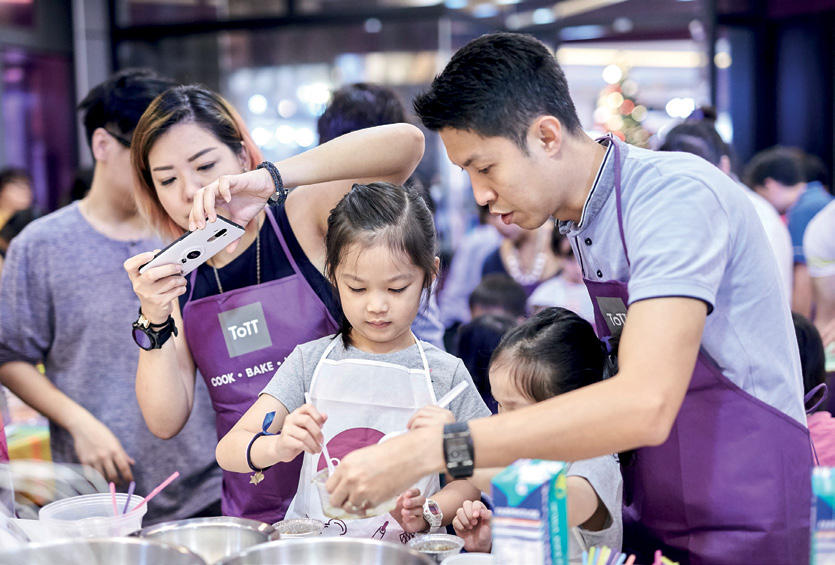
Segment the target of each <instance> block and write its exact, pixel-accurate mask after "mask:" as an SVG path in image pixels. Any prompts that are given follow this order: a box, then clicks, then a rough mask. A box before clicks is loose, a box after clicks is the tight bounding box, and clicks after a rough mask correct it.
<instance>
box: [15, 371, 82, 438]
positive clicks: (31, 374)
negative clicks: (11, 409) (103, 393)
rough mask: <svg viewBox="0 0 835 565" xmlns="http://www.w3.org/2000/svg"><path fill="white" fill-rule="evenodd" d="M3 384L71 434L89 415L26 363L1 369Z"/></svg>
mask: <svg viewBox="0 0 835 565" xmlns="http://www.w3.org/2000/svg"><path fill="white" fill-rule="evenodd" d="M0 383H2V384H3V385H4V386H5V387H6V388H8V389H9V390H10V391H12V393H14V394H15V395H16V396H18V397H19V398H20V399H21V400H22V401H23V402H25V403H26V404H28V405H29V406H31V407H32V408H34V409H35V410H37V411H38V412H40V413H41V414H43V415H44V416H46V417H47V418H48V419H49V420H50V421H51V422H53V423H54V424H56V425H58V426H60V427H62V428H64V429H67V430H71V429H72V427H73V426H74V425H78V423H79V421H80V420H82V419H84V418H86V417H88V416H90V413H89V412H88V411H87V410H86V409H85V408H84V407H83V406H81V405H80V404H78V403H77V402H76V401H74V400H73V399H71V398H70V397H69V396H67V395H66V394H64V393H63V392H62V391H61V390H59V389H58V387H56V386H55V385H54V384H53V383H52V381H50V380H49V379H48V378H47V377H46V376H45V375H43V374H41V372H40V371H38V370H37V369H36V368H35V367H34V366H33V365H31V364H30V363H27V362H25V361H12V362H10V363H5V364H3V365H2V366H0Z"/></svg>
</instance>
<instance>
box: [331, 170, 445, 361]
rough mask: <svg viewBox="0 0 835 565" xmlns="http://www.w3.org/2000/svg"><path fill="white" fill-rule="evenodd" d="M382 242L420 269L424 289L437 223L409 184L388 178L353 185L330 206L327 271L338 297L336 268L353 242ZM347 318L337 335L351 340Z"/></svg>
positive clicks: (347, 342)
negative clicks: (385, 180) (399, 183)
mask: <svg viewBox="0 0 835 565" xmlns="http://www.w3.org/2000/svg"><path fill="white" fill-rule="evenodd" d="M355 244H358V245H361V246H363V247H373V246H375V245H384V246H386V247H387V248H388V249H389V250H391V251H392V252H393V253H396V254H405V255H406V256H407V257H408V258H409V260H410V261H411V262H412V263H413V264H414V265H415V266H417V267H418V268H419V269H421V270H422V271H423V288H425V289H428V288H430V287H431V286H432V280H433V279H434V277H435V275H436V274H437V268H436V266H435V222H434V221H433V220H432V213H431V212H430V211H429V208H428V207H427V206H426V202H424V200H423V198H421V197H420V195H419V194H418V193H417V191H415V190H414V189H412V188H411V187H405V186H400V185H396V184H392V183H388V182H374V183H370V184H355V185H354V186H353V188H352V189H351V191H350V192H349V193H348V194H346V195H345V197H344V198H343V199H342V200H341V201H340V202H339V204H337V205H336V207H335V208H334V209H333V210H331V213H330V216H329V217H328V233H327V235H326V236H325V248H326V251H325V276H326V277H327V278H328V280H329V281H330V282H331V285H333V288H334V294H335V296H336V299H337V301H339V292H338V291H337V285H336V272H337V269H339V265H340V264H341V263H342V259H343V257H344V254H345V252H346V251H348V250H349V249H350V248H351V247H352V246H353V245H355ZM350 330H351V323H350V322H349V321H348V319H347V318H346V317H345V316H344V315H343V316H342V323H341V327H340V330H339V332H340V334H342V340H343V342H344V343H345V346H346V347H347V346H348V345H350V344H351V338H350Z"/></svg>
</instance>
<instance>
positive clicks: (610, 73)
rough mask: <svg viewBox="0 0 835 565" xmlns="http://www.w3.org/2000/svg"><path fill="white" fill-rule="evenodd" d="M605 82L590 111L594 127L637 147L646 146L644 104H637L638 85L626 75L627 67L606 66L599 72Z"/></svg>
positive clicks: (647, 135) (647, 140) (647, 134)
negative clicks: (605, 84) (594, 105)
mask: <svg viewBox="0 0 835 565" xmlns="http://www.w3.org/2000/svg"><path fill="white" fill-rule="evenodd" d="M603 79H604V80H605V81H606V82H608V83H609V84H608V85H607V86H606V87H605V88H604V89H603V90H602V91H601V92H600V96H599V97H598V99H597V109H596V110H595V111H594V122H595V126H596V127H597V128H598V129H600V130H603V131H606V132H609V133H612V134H613V135H616V136H617V137H619V138H620V139H621V140H623V141H625V142H626V143H629V144H630V145H636V146H638V147H649V143H648V142H649V138H650V133H649V132H648V131H647V130H646V129H644V127H643V126H642V125H641V122H643V121H644V119H646V117H647V109H646V107H645V106H643V105H641V104H638V101H637V95H638V85H637V83H635V81H633V80H631V79H630V78H629V76H628V69H627V68H626V67H624V66H621V65H609V66H608V67H606V69H604V71H603Z"/></svg>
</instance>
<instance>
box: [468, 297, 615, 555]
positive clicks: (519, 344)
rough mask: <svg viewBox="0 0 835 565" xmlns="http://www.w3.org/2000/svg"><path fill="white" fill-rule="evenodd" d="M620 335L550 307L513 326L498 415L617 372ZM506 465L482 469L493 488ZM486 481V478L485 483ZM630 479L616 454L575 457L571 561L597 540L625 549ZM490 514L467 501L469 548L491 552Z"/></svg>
mask: <svg viewBox="0 0 835 565" xmlns="http://www.w3.org/2000/svg"><path fill="white" fill-rule="evenodd" d="M614 340H615V338H612V339H610V340H609V341H608V342H602V341H600V340H599V339H597V336H596V335H595V333H594V329H593V328H592V326H591V324H589V323H588V322H587V321H585V320H584V319H583V318H581V317H580V316H578V315H577V314H575V313H574V312H571V311H570V310H566V309H565V308H547V309H545V310H543V311H542V312H540V313H539V314H536V315H535V316H533V317H531V318H529V319H528V320H527V321H525V322H524V323H522V324H521V325H519V326H517V327H515V328H513V329H511V330H510V331H508V332H507V333H506V334H505V336H504V337H503V338H502V341H501V342H500V343H499V346H498V347H497V348H496V351H495V352H494V353H493V357H492V359H491V361H490V385H491V388H492V393H493V396H494V397H495V399H496V400H497V401H498V403H499V413H501V412H504V411H511V410H517V409H519V408H524V407H525V406H529V405H531V404H534V403H536V402H542V401H543V400H547V399H549V398H552V397H554V396H559V395H560V394H564V393H566V392H570V391H572V390H575V389H578V388H581V387H584V386H588V385H590V384H593V383H596V382H600V381H601V380H602V379H604V378H608V377H609V376H613V375H614V374H615V373H616V372H617V364H616V361H615V357H614V352H615V351H616V349H617V344H616V343H615V342H614ZM498 471H499V469H493V470H490V469H487V470H485V471H484V472H483V474H482V472H480V471H476V474H475V475H474V477H475V482H477V483H479V486H480V487H482V488H487V482H488V479H489V478H492V476H493V475H494V474H495V473H496V472H498ZM482 483H483V484H482ZM622 491H623V481H622V479H621V475H620V469H619V467H618V459H617V457H616V456H614V455H605V456H603V457H595V458H594V459H586V460H583V461H575V462H573V463H571V464H570V465H569V468H568V499H567V500H568V525H569V527H571V528H572V529H573V530H574V532H575V535H574V536H572V537H571V538H569V540H570V541H569V557H570V560H571V562H572V563H573V562H575V560H576V561H577V562H579V559H580V553H581V551H583V550H585V549H588V548H589V547H592V546H603V545H605V546H608V547H611V548H613V549H614V550H619V549H620V547H621V542H622V538H623V523H622V521H621V504H622ZM490 517H491V512H490V510H489V509H487V507H486V506H485V505H484V504H483V503H482V502H480V501H476V502H469V501H468V502H465V503H464V504H463V505H462V507H461V508H459V509H458V511H457V513H456V517H455V519H454V520H453V522H452V525H453V527H454V528H455V531H456V533H457V534H458V535H459V536H461V537H462V538H464V540H465V545H464V547H465V548H466V549H467V551H476V552H478V551H481V552H486V551H490V548H491V545H492V542H491V527H490Z"/></svg>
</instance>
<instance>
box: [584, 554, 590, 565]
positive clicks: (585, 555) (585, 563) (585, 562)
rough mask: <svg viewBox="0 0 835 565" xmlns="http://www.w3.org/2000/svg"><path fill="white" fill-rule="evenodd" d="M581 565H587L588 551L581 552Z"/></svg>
mask: <svg viewBox="0 0 835 565" xmlns="http://www.w3.org/2000/svg"><path fill="white" fill-rule="evenodd" d="M583 565H589V552H588V551H584V552H583Z"/></svg>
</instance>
